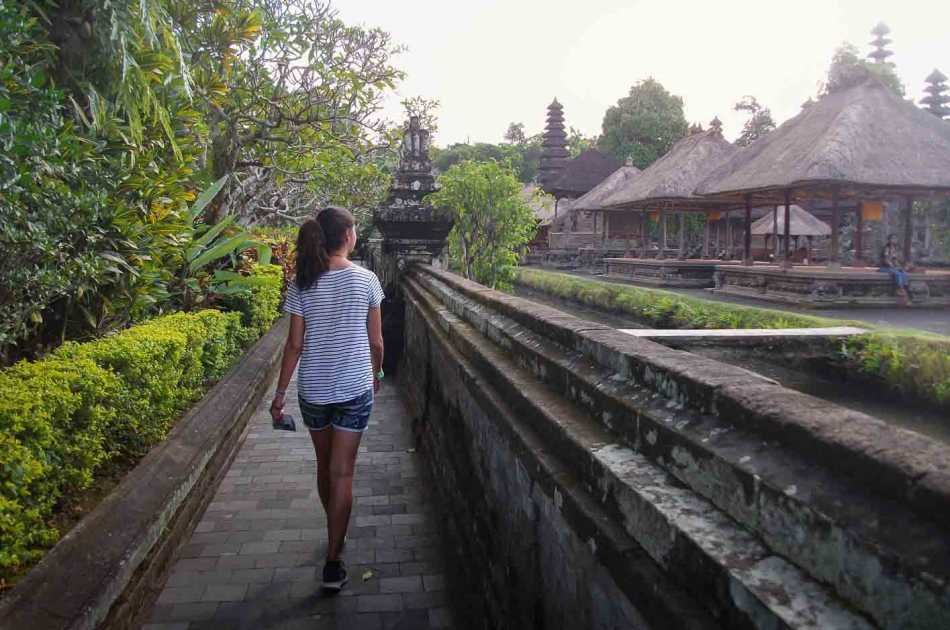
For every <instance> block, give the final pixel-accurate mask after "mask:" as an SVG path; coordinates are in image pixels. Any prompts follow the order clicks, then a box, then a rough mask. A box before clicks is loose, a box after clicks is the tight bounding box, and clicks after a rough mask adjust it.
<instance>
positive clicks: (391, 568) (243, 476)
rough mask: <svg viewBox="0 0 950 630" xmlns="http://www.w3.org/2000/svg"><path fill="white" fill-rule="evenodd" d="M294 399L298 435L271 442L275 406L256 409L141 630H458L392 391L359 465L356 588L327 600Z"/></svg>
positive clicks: (382, 398) (310, 467) (352, 533)
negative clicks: (271, 412)
mask: <svg viewBox="0 0 950 630" xmlns="http://www.w3.org/2000/svg"><path fill="white" fill-rule="evenodd" d="M291 388H292V389H291V391H289V392H288V396H287V400H288V408H287V411H288V413H291V414H293V416H294V418H295V419H296V420H297V421H298V430H297V432H296V433H291V432H284V431H274V430H273V429H272V428H271V426H270V416H269V415H268V413H267V406H268V405H269V403H270V399H269V398H266V399H265V400H263V401H262V402H261V403H260V405H259V406H258V408H257V410H256V411H255V413H254V416H253V417H252V418H251V420H250V426H249V430H248V434H247V439H246V441H245V442H244V444H243V445H242V446H241V448H240V451H239V453H238V454H237V456H236V458H235V460H234V462H233V464H232V466H231V468H230V470H229V471H228V473H227V475H226V476H225V478H224V480H223V481H222V483H221V486H220V487H219V488H218V490H217V492H216V494H215V496H214V498H213V500H212V502H211V503H210V505H209V506H208V509H207V511H206V512H205V514H204V516H203V517H202V520H201V521H200V523H199V524H198V526H197V528H196V530H195V532H194V533H193V535H192V537H191V540H190V541H189V543H188V544H187V545H185V546H184V547H183V548H182V549H181V551H180V553H179V557H178V558H177V560H176V562H175V564H174V566H173V568H172V571H171V574H170V576H169V578H168V582H167V583H166V585H165V588H164V590H163V591H162V593H161V595H160V597H159V599H158V602H157V604H156V605H155V607H154V609H153V610H152V613H151V615H150V622H151V623H149V624H147V625H146V626H145V628H147V629H149V630H171V629H175V630H184V629H186V628H187V629H188V630H192V629H195V628H215V629H216V630H222V629H224V628H254V629H258V628H301V629H303V628H307V629H309V630H318V629H324V628H341V629H342V628H345V629H347V630H356V629H360V630H362V629H367V630H368V629H376V628H392V629H397V628H398V629H402V630H417V629H425V628H450V627H453V619H452V613H451V610H450V608H449V605H448V597H447V595H446V592H445V585H444V582H445V580H444V567H443V564H442V553H441V550H442V546H441V541H440V539H439V533H438V518H437V515H436V511H435V509H434V505H433V504H432V503H431V501H430V499H429V498H428V496H427V491H426V488H427V487H429V484H428V483H427V481H426V480H425V471H424V468H423V464H422V462H421V460H420V455H419V454H417V453H416V452H415V450H414V449H413V443H412V435H411V428H410V421H409V417H408V415H407V414H406V411H405V408H404V406H403V403H402V401H401V400H400V397H399V394H398V390H396V388H395V387H394V386H393V385H391V384H387V385H386V386H385V387H384V388H383V391H382V392H381V393H380V394H379V395H378V396H377V399H376V408H375V409H374V410H373V415H372V417H371V418H370V427H369V430H368V431H367V433H366V435H365V436H364V438H363V442H362V444H361V445H360V454H359V456H358V458H357V467H356V477H355V481H354V489H353V494H354V502H353V516H352V521H351V524H350V530H349V538H348V542H347V546H346V549H345V551H344V559H345V561H346V563H347V568H348V571H349V577H350V584H349V585H348V586H347V587H346V588H345V589H344V590H343V592H342V593H341V594H340V595H338V596H336V597H325V596H323V594H322V593H321V592H320V588H319V577H320V576H319V571H320V569H321V567H322V565H323V558H324V555H325V553H326V543H327V534H326V518H325V516H324V514H323V508H322V507H321V505H320V499H319V497H318V495H317V489H316V458H315V456H314V452H313V448H312V446H311V445H310V438H309V436H308V435H307V432H306V429H304V430H302V431H301V430H300V427H301V425H302V423H301V422H300V410H299V408H298V406H297V403H296V399H297V395H296V383H294V384H292V386H291Z"/></svg>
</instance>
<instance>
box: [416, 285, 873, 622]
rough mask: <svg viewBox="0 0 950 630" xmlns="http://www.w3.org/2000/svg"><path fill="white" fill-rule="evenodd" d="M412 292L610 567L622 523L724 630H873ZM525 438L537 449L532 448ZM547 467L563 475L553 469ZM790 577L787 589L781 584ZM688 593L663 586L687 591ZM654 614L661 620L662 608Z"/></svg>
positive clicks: (619, 571)
mask: <svg viewBox="0 0 950 630" xmlns="http://www.w3.org/2000/svg"><path fill="white" fill-rule="evenodd" d="M408 287H409V300H410V301H411V303H413V306H414V307H415V308H417V309H419V311H420V312H422V316H423V318H426V319H427V320H428V321H429V322H430V328H431V329H433V330H434V329H438V333H437V335H438V336H439V337H444V338H446V339H450V340H451V341H444V342H442V343H444V344H445V346H443V348H440V355H445V354H449V355H455V356H453V357H452V358H453V360H452V363H453V364H457V363H463V364H465V365H467V366H468V365H470V366H471V367H466V368H465V369H467V370H471V371H472V373H473V374H474V375H475V376H473V377H471V378H468V379H464V380H465V382H466V384H468V383H469V382H470V383H472V384H474V385H476V386H477V387H478V396H479V404H485V405H486V411H487V412H488V413H487V414H486V415H487V417H489V418H492V419H493V421H494V422H495V423H496V424H497V426H498V427H499V428H500V429H502V430H503V431H504V433H506V434H507V435H508V436H509V437H510V439H511V440H512V443H511V444H507V445H506V446H507V448H514V449H515V450H516V451H517V453H518V454H519V455H520V456H521V457H523V458H525V461H526V469H527V470H528V471H529V474H531V475H532V476H533V477H536V482H537V483H538V484H539V485H540V486H541V487H544V488H545V490H546V492H547V493H549V494H550V495H552V496H560V497H561V501H562V503H561V508H560V509H561V512H562V514H563V516H564V517H565V518H566V519H567V520H568V521H569V522H571V524H572V525H573V527H575V528H576V531H577V532H578V533H583V534H582V535H583V537H584V538H585V539H587V538H589V539H590V540H592V541H593V542H592V543H591V544H592V547H593V548H595V549H596V550H597V555H598V558H599V560H600V561H601V562H602V563H604V564H605V565H607V564H608V558H612V557H615V556H617V555H618V554H617V553H616V552H615V551H614V549H613V548H612V547H614V545H612V544H610V543H609V542H608V540H606V539H605V538H606V537H607V536H606V532H607V531H610V528H611V527H617V528H620V529H621V530H623V533H624V534H626V536H624V535H623V534H619V535H620V538H621V540H623V539H625V538H627V536H629V537H631V538H632V540H630V539H627V540H630V542H627V543H625V544H619V545H616V546H617V547H620V548H624V547H629V550H628V551H627V552H626V554H624V555H625V556H627V557H634V556H637V557H640V558H641V560H639V562H637V564H638V565H640V566H641V567H642V563H643V562H644V560H645V559H646V558H649V563H650V564H652V563H657V564H658V565H659V566H658V567H656V568H654V569H653V571H657V570H659V572H660V573H661V574H665V575H666V576H668V577H665V578H664V582H665V581H667V580H669V581H672V582H674V583H677V582H678V584H677V587H681V588H683V589H684V590H687V591H689V592H690V595H691V596H693V597H696V598H697V600H699V601H701V602H702V603H703V604H705V606H706V607H707V609H708V610H712V611H715V613H714V614H715V617H716V618H717V619H718V622H719V623H721V624H723V627H730V628H740V627H748V628H752V627H805V626H807V625H809V623H812V624H814V625H815V627H841V628H846V627H847V628H868V627H869V626H868V625H867V624H866V622H864V621H863V620H862V619H861V618H860V617H859V616H856V615H854V614H853V613H851V612H850V611H848V609H847V608H846V607H842V606H841V604H840V603H839V602H837V601H835V599H834V597H833V596H830V595H829V593H828V592H827V591H826V590H825V589H824V588H823V587H822V586H821V585H819V584H818V583H817V582H815V581H814V580H812V579H811V578H809V577H808V576H807V575H805V574H803V572H802V571H800V570H799V569H797V568H795V567H793V566H791V565H790V564H789V563H787V562H786V561H784V560H782V559H780V558H778V557H776V556H774V555H771V554H770V553H769V552H768V550H766V549H765V548H764V547H763V546H762V544H761V543H760V542H759V541H758V540H757V539H756V538H755V537H754V536H752V535H750V534H748V533H747V532H745V531H744V530H743V529H741V528H739V527H737V526H736V525H735V523H734V522H732V521H731V520H730V519H729V518H728V517H727V516H726V515H724V514H722V513H721V512H719V511H717V510H716V508H714V507H713V506H712V505H710V504H709V503H708V502H707V501H706V500H705V499H702V498H701V497H699V496H698V495H697V494H695V493H693V492H692V491H691V490H689V489H685V488H682V487H681V486H680V485H679V484H678V483H677V482H676V481H674V480H673V479H671V478H670V477H669V476H668V475H667V473H665V472H662V471H661V470H660V469H658V468H657V467H656V466H655V465H653V464H651V463H648V462H647V461H646V458H645V457H643V456H642V455H638V454H636V453H635V452H634V451H632V450H631V449H629V448H626V447H622V446H620V445H618V444H616V443H615V442H613V439H614V438H612V437H611V436H609V435H608V434H607V433H606V432H605V431H604V430H603V429H602V428H600V427H598V426H597V425H596V424H595V423H594V422H593V421H592V420H591V419H590V418H589V417H586V416H585V415H584V414H583V413H581V412H580V410H578V409H577V408H575V407H574V406H573V405H572V404H570V403H568V402H567V401H565V400H563V399H561V398H559V397H557V396H552V395H551V392H550V391H549V390H547V389H546V388H545V387H544V386H543V385H542V384H541V383H539V382H537V381H536V380H534V379H533V378H532V377H531V376H530V375H528V374H525V373H524V371H525V367H524V366H517V367H516V365H513V363H514V364H517V363H519V361H517V360H515V359H513V358H512V357H508V356H507V353H504V354H503V351H502V350H500V349H498V348H495V347H494V346H493V344H485V343H484V342H483V340H482V338H481V337H480V335H479V334H478V333H477V332H476V330H475V328H477V326H475V325H474V324H470V323H467V322H466V321H464V319H463V318H462V317H460V316H457V315H456V314H455V313H453V312H451V309H449V310H446V308H445V307H444V306H442V304H441V303H439V302H437V301H436V299H437V296H434V295H431V294H428V292H427V291H426V289H424V288H423V287H422V286H420V285H418V284H416V283H414V282H413V281H412V280H409V281H408ZM440 341H441V340H440ZM527 343H531V344H532V345H534V344H535V343H537V342H534V341H532V342H527ZM448 344H451V346H449V345H448ZM447 347H448V348H450V349H447ZM473 395H474V394H473ZM521 443H525V446H524V447H520V444H521ZM527 462H530V463H527ZM547 469H551V471H550V472H549V473H547V474H544V473H545V471H546V470H547ZM575 479H576V481H574V480H575ZM578 482H579V483H578ZM592 524H595V527H594V528H591V525H592ZM604 528H606V529H604ZM598 531H599V533H598ZM616 535H617V534H615V535H614V536H616ZM633 541H635V544H632V545H631V543H632V542H633ZM608 545H609V546H608ZM618 564H619V566H618V567H616V568H612V569H611V572H612V574H613V577H614V579H615V580H617V581H618V583H621V582H623V581H624V576H625V575H626V572H627V571H630V570H631V568H633V567H631V566H630V565H624V562H623V561H620V562H619V563H618ZM778 574H781V575H782V580H781V581H780V582H776V581H775V580H774V578H775V576H776V575H778ZM677 587H671V586H664V587H663V588H662V589H660V590H663V591H668V592H670V593H675V592H676V591H677V590H678V588H677ZM627 593H628V595H630V596H631V598H632V599H633V600H634V601H635V604H636V605H637V607H638V608H639V609H641V610H643V611H644V612H645V614H646V611H647V610H650V608H651V607H654V606H656V605H657V602H656V601H654V600H651V599H650V598H649V597H644V596H643V595H644V593H643V585H642V584H640V585H639V588H635V589H634V590H633V591H628V592H627ZM638 594H639V595H640V597H639V598H638V597H637V595H638ZM651 612H653V613H661V611H660V610H657V609H655V608H654V609H653V610H652V611H651ZM661 614H662V613H661ZM665 615H666V617H662V616H660V617H659V619H664V621H665V624H666V625H669V626H670V627H672V626H674V625H675V626H676V627H687V625H688V623H687V622H686V621H685V620H683V619H679V618H677V615H676V613H673V614H672V615H671V611H670V610H669V609H667V610H666V611H665ZM809 620H810V621H809ZM660 626H661V627H662V626H664V623H660Z"/></svg>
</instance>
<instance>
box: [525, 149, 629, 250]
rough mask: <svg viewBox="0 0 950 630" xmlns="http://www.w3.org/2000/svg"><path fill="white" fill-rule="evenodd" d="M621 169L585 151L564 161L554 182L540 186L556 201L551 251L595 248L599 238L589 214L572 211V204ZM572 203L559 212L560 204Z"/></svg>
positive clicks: (604, 157) (607, 158)
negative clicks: (569, 201)
mask: <svg viewBox="0 0 950 630" xmlns="http://www.w3.org/2000/svg"><path fill="white" fill-rule="evenodd" d="M621 166H622V165H621V164H620V162H618V161H617V160H615V159H614V158H613V157H611V156H609V155H606V154H604V153H601V152H600V151H598V150H597V149H588V150H586V151H583V152H582V153H580V154H579V155H578V156H577V157H575V158H573V159H571V160H569V161H567V162H566V163H565V164H564V166H563V168H562V169H561V171H560V174H559V175H558V177H557V179H555V180H554V181H552V182H550V183H549V184H547V185H542V188H543V189H544V192H546V193H548V194H550V195H553V196H554V198H555V200H556V201H555V206H554V215H555V219H554V222H553V225H552V228H551V232H550V238H549V244H550V249H552V250H571V251H573V252H576V251H577V250H578V249H579V248H581V247H592V246H594V245H596V243H597V241H598V240H599V237H598V236H597V234H596V232H595V231H594V225H593V219H592V218H591V217H590V216H589V213H587V212H585V213H583V214H582V213H579V212H576V211H575V206H574V200H576V199H578V198H580V197H582V196H584V195H585V194H586V193H588V192H589V191H590V190H591V189H593V188H594V187H595V186H597V185H598V184H600V183H601V182H602V181H604V180H605V179H606V178H607V177H609V176H610V175H611V174H612V173H614V172H615V171H616V170H617V169H618V168H620V167H621ZM568 199H569V200H572V201H571V203H570V207H569V208H567V209H566V211H563V212H562V211H561V208H562V207H563V200H568Z"/></svg>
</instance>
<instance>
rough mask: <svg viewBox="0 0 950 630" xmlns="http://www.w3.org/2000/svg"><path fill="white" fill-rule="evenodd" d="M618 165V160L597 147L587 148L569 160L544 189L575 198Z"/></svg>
mask: <svg viewBox="0 0 950 630" xmlns="http://www.w3.org/2000/svg"><path fill="white" fill-rule="evenodd" d="M620 166H621V164H620V162H618V161H617V160H615V159H614V158H612V157H611V156H609V155H605V154H603V153H601V152H600V151H598V150H597V149H588V150H586V151H584V152H583V153H581V154H580V155H578V156H577V157H576V158H574V159H573V160H569V161H568V162H567V163H566V164H565V165H564V168H563V169H562V170H561V174H560V175H559V176H558V178H557V179H556V180H554V183H553V184H551V185H550V186H545V190H546V191H547V192H549V193H551V194H552V195H555V196H556V197H574V198H577V197H580V196H581V195H583V194H584V193H586V192H587V191H589V190H590V189H591V188H593V187H594V186H596V185H597V184H599V183H600V182H602V181H604V179H606V178H607V176H608V175H610V174H611V173H613V172H614V171H616V170H617V169H618V168H620Z"/></svg>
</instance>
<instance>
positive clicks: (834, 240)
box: [828, 186, 841, 269]
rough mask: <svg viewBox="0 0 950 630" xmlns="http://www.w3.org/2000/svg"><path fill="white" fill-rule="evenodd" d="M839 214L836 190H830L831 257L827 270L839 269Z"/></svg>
mask: <svg viewBox="0 0 950 630" xmlns="http://www.w3.org/2000/svg"><path fill="white" fill-rule="evenodd" d="M840 224H841V214H840V209H839V207H838V188H837V186H836V187H835V188H833V189H832V190H831V256H830V257H829V259H828V268H829V269H840V268H841V243H840V242H839V241H840V239H839V238H838V236H839V234H840V232H841V229H840Z"/></svg>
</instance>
